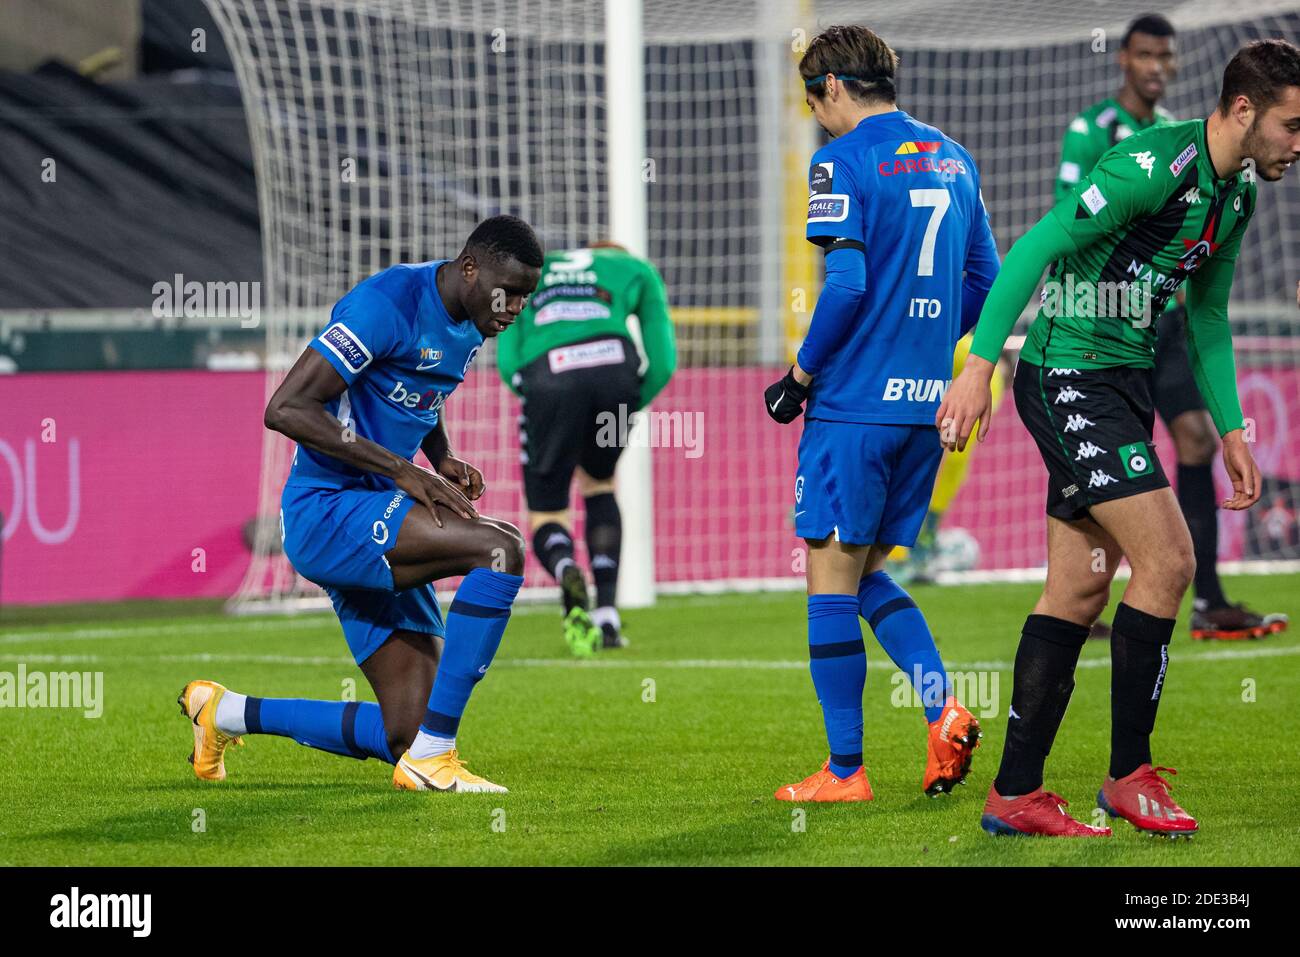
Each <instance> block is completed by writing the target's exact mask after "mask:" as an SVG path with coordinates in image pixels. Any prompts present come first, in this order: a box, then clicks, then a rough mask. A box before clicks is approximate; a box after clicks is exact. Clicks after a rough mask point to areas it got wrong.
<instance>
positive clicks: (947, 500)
mask: <svg viewBox="0 0 1300 957" xmlns="http://www.w3.org/2000/svg"><path fill="white" fill-rule="evenodd" d="M970 344H971V336H970V334H967V335H965V336H962V337H961V338H960V339H959V340H957V347H956V349H955V350H954V351H953V357H952V377H953V378H954V379H956V378H957V376H959V375H961V370H962V367H963V366H964V365H965V364H966V356H968V355H969V354H970ZM990 386H991V388H992V391H993V411H995V412H996V411H997V408H998V403H1000V402H1001V401H1002V393H1003V391H1004V385H1003V381H1002V376H1001V375H1000V374H999V375H995V376H993V381H992V382H991V383H990ZM978 444H979V443H977V442H969V443H967V445H966V450H965V451H964V452H945V453H943V461H942V462H940V463H939V474H938V475H937V476H936V478H935V480H934V492H933V493H932V494H931V495H930V510H929V512H928V513H927V514H926V516H925V524H924V525H923V526H922V527H921V535H920V537H919V538H918V539H917V541H916V546H915V548H913V549H910V550H909V549H906V548H903V547H901V546H899V547H897V548H895V549H894V550H893V551H892V552H890V553H889V558H890V560H891V561H900V562H901V561H909V559H913V558H915V561H909V564H911V565H912V566H913V567H912V568H911V569H910V571H911V572H912V575H911V577H913V578H914V577H915V576H917V575H921V574H924V567H923V566H924V564H926V563H928V562H929V560H930V557H931V553H932V552H933V549H934V538H935V534H936V532H938V530H939V522H940V520H941V519H942V518H943V513H944V512H946V511H947V510H948V506H949V505H951V504H952V500H953V499H955V498H956V497H957V492H958V491H959V490H960V489H961V486H962V482H964V481H965V480H966V472H967V470H968V469H969V468H970V460H971V456H972V455H974V454H975V446H976V445H978ZM912 552H915V553H917V554H916V555H915V556H913V555H912V554H911V553H912ZM917 566H922V567H917Z"/></svg>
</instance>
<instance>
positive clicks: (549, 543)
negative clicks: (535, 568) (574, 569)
mask: <svg viewBox="0 0 1300 957" xmlns="http://www.w3.org/2000/svg"><path fill="white" fill-rule="evenodd" d="M533 554H534V555H536V556H537V558H538V560H539V561H541V563H542V564H543V565H545V566H546V570H547V571H548V572H550V573H551V577H552V578H554V579H555V580H556V581H557V582H558V581H559V580H560V576H561V575H562V574H564V566H565V565H566V564H568V565H572V564H573V536H572V535H570V534H569V530H568V529H567V528H565V527H564V526H563V525H561V524H559V523H558V522H547V523H546V524H545V525H541V526H539V527H538V529H537V531H535V532H533Z"/></svg>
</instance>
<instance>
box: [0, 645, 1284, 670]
mask: <svg viewBox="0 0 1300 957" xmlns="http://www.w3.org/2000/svg"><path fill="white" fill-rule="evenodd" d="M1296 655H1300V645H1297V646H1287V647H1283V648H1233V649H1228V648H1224V649H1220V650H1217V651H1207V652H1200V653H1196V654H1186V655H1178V656H1176V657H1174V658H1173V659H1172V660H1174V661H1176V662H1177V663H1179V664H1185V663H1188V662H1198V661H1237V660H1240V661H1245V660H1247V659H1253V658H1290V657H1294V656H1296ZM0 661H22V662H26V663H31V664H118V663H127V662H130V663H143V664H161V663H173V662H174V663H181V662H190V663H198V664H205V663H210V664H266V665H328V666H331V667H337V666H339V665H348V666H350V665H352V664H353V662H352V659H351V658H348V657H345V656H342V655H241V654H210V653H206V652H200V653H195V654H187V655H45V654H37V655H21V654H0ZM493 667H494V668H575V669H580V670H581V669H596V670H599V669H606V670H612V669H616V670H633V671H645V670H647V669H654V668H689V669H716V670H728V669H732V670H741V671H745V670H752V671H806V670H807V668H808V662H807V661H786V660H781V659H771V660H767V659H762V658H662V659H654V658H647V659H645V660H636V659H599V658H598V659H596V660H594V661H579V660H577V659H575V658H500V659H498V660H497V661H494V662H493ZM945 667H946V668H947V670H948V671H1011V670H1012V667H1013V662H1010V661H957V662H948V663H947V665H946V666H945ZM1078 667H1080V668H1109V667H1110V658H1109V657H1101V658H1083V659H1080V661H1079V665H1078Z"/></svg>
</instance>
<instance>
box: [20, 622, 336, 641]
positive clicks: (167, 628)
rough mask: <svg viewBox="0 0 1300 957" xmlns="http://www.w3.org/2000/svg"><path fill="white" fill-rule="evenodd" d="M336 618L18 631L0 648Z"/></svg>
mask: <svg viewBox="0 0 1300 957" xmlns="http://www.w3.org/2000/svg"><path fill="white" fill-rule="evenodd" d="M337 621H338V620H337V619H336V618H331V617H327V616H324V615H318V616H316V617H315V618H285V619H279V620H275V621H248V620H247V619H231V620H228V621H212V622H206V623H203V624H190V625H167V624H156V625H131V626H127V627H119V628H69V629H68V630H67V631H18V632H14V633H12V634H8V635H0V645H21V644H27V643H29V642H38V641H98V640H101V639H104V638H137V637H141V638H143V637H149V636H153V635H212V634H220V633H223V632H230V631H288V630H290V629H297V628H320V627H322V626H325V625H329V624H336V623H337Z"/></svg>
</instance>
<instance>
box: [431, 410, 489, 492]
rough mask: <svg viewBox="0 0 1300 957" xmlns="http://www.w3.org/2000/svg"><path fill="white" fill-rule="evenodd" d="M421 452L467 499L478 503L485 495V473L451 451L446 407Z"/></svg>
mask: <svg viewBox="0 0 1300 957" xmlns="http://www.w3.org/2000/svg"><path fill="white" fill-rule="evenodd" d="M420 451H421V452H423V453H424V454H425V456H426V457H427V458H428V459H429V463H430V464H431V465H432V466H433V468H434V471H436V472H437V473H438V474H439V475H441V476H442V477H443V478H446V479H450V480H451V481H453V482H455V483H456V484H457V485H458V486H459V487H460V490H461V491H462V492H464V493H465V497H466V498H468V499H470V500H471V501H477V500H478V498H479V496H481V495H482V494H483V473H482V472H480V471H479V470H478V469H476V468H475V467H474V466H472V465H470V464H469V463H468V462H466V461H465V460H464V459H461V458H457V457H456V453H455V452H453V451H452V450H451V439H450V438H448V436H447V419H446V406H443V411H442V412H439V413H438V424H437V425H436V426H434V428H433V429H432V431H430V432H429V434H428V435H426V436H425V437H424V441H423V442H421V443H420Z"/></svg>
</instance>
